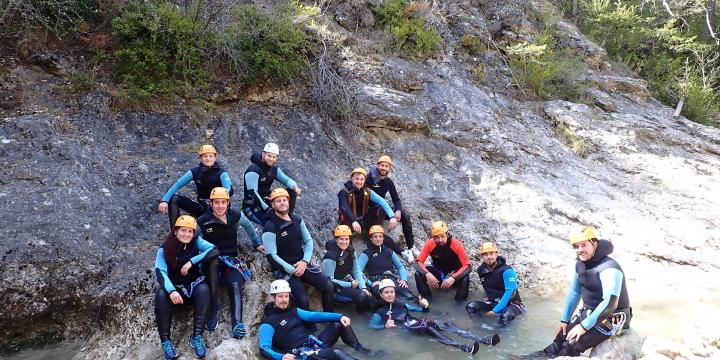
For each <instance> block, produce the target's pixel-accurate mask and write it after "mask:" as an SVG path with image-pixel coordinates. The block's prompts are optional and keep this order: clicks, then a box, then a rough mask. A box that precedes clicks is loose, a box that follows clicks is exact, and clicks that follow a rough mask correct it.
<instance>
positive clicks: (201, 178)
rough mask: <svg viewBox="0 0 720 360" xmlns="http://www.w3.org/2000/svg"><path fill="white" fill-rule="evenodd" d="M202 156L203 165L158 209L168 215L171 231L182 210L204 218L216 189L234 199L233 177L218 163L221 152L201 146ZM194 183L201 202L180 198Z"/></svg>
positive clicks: (187, 175)
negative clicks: (184, 189)
mask: <svg viewBox="0 0 720 360" xmlns="http://www.w3.org/2000/svg"><path fill="white" fill-rule="evenodd" d="M198 156H199V157H200V164H199V165H198V166H196V167H194V168H192V169H190V170H188V172H186V173H185V175H183V176H182V177H180V179H178V180H177V181H176V182H175V184H173V186H171V187H170V189H169V190H168V191H167V192H166V193H165V195H163V197H162V200H161V201H160V205H158V211H159V212H160V213H162V214H168V217H169V218H170V226H171V227H172V226H173V224H175V221H176V220H177V218H178V216H180V209H182V210H184V211H185V212H187V213H189V214H190V215H192V216H193V217H196V218H197V217H199V216H201V215H202V214H204V213H205V212H206V211H207V210H208V198H209V197H210V191H212V189H214V188H216V187H219V186H222V187H224V188H225V189H227V190H228V192H229V193H230V195H232V194H233V187H232V182H231V181H230V175H228V173H227V171H225V169H223V168H222V166H220V164H219V163H218V162H217V150H215V147H214V146H212V145H203V146H201V147H200V150H198ZM191 181H192V182H194V183H195V194H196V195H197V199H196V200H197V201H193V200H191V199H190V198H188V197H187V196H183V195H178V194H176V193H177V192H178V191H179V190H180V189H182V188H183V187H185V186H186V185H188V184H190V182H191Z"/></svg>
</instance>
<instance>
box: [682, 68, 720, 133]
mask: <svg viewBox="0 0 720 360" xmlns="http://www.w3.org/2000/svg"><path fill="white" fill-rule="evenodd" d="M682 115H683V116H685V117H686V118H688V119H692V120H693V121H696V122H699V123H701V124H706V125H709V124H710V122H711V120H712V118H711V117H712V116H718V115H720V98H719V95H718V93H717V91H713V90H712V89H709V88H706V87H703V86H702V84H700V82H699V81H698V80H696V79H693V80H691V81H690V82H689V83H688V84H687V94H686V100H685V105H684V106H683V110H682Z"/></svg>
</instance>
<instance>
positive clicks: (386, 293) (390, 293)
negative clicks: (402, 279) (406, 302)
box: [380, 286, 395, 303]
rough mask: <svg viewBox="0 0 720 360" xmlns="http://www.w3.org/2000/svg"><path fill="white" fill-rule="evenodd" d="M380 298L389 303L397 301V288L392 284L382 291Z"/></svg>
mask: <svg viewBox="0 0 720 360" xmlns="http://www.w3.org/2000/svg"><path fill="white" fill-rule="evenodd" d="M380 298H382V299H383V300H385V301H387V302H389V303H394V302H395V288H394V287H392V286H388V287H386V288H384V289H382V291H380Z"/></svg>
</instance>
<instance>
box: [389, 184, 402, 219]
mask: <svg viewBox="0 0 720 360" xmlns="http://www.w3.org/2000/svg"><path fill="white" fill-rule="evenodd" d="M385 181H387V183H388V190H390V198H391V199H392V202H393V206H394V207H395V211H398V210H402V202H401V201H400V195H398V193H397V190H396V189H395V183H394V182H393V181H392V180H391V179H387V180H385Z"/></svg>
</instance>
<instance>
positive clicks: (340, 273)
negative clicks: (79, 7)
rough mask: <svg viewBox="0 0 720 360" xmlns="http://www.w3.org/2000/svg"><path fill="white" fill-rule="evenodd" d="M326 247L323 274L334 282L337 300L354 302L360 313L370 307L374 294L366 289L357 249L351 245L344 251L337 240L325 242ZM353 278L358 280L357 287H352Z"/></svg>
mask: <svg viewBox="0 0 720 360" xmlns="http://www.w3.org/2000/svg"><path fill="white" fill-rule="evenodd" d="M325 249H326V250H327V252H326V253H325V256H324V257H323V262H322V267H323V274H325V276H327V277H328V278H329V279H330V281H332V283H333V286H334V289H335V301H337V302H352V303H354V304H355V306H356V308H357V311H358V312H359V313H363V312H365V311H366V310H367V309H370V307H371V306H372V305H371V300H372V296H370V294H369V293H368V292H365V291H364V289H365V287H366V286H367V284H366V281H365V277H364V276H363V274H362V271H361V270H360V266H359V264H358V261H357V258H356V257H355V249H353V247H352V246H350V247H349V248H348V249H347V250H345V251H342V250H340V248H339V247H338V245H337V243H336V242H335V240H329V241H328V242H327V243H325ZM353 280H357V282H358V286H357V287H352V281H353Z"/></svg>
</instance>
